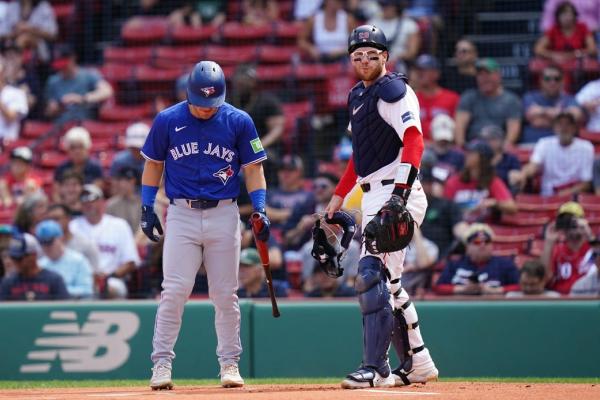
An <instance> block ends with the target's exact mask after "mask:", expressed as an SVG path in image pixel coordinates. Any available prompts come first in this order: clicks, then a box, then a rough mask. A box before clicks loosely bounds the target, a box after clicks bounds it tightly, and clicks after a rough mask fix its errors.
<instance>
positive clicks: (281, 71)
mask: <svg viewBox="0 0 600 400" xmlns="http://www.w3.org/2000/svg"><path fill="white" fill-rule="evenodd" d="M292 74H293V68H292V66H291V65H289V64H282V65H259V66H257V67H256V78H257V80H258V82H259V85H258V88H259V89H260V90H266V91H268V90H273V91H277V90H284V89H285V88H288V87H291V84H292V83H291V77H292Z"/></svg>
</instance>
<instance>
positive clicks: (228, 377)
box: [219, 364, 244, 388]
mask: <svg viewBox="0 0 600 400" xmlns="http://www.w3.org/2000/svg"><path fill="white" fill-rule="evenodd" d="M219 375H221V386H223V387H225V388H232V387H242V386H244V379H242V377H241V376H240V369H239V368H238V366H237V364H226V365H223V366H222V367H221V372H220V374H219Z"/></svg>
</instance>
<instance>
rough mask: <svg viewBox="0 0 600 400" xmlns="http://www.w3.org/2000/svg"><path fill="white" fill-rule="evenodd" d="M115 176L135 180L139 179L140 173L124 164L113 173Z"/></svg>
mask: <svg viewBox="0 0 600 400" xmlns="http://www.w3.org/2000/svg"><path fill="white" fill-rule="evenodd" d="M115 178H117V179H135V180H136V181H137V180H138V179H140V173H139V172H138V170H137V169H135V168H133V167H129V166H125V167H123V168H119V170H118V171H117V172H116V174H115Z"/></svg>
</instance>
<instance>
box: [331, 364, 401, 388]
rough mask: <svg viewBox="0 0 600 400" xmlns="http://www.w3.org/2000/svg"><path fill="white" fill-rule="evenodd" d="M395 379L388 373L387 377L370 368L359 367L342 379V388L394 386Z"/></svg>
mask: <svg viewBox="0 0 600 400" xmlns="http://www.w3.org/2000/svg"><path fill="white" fill-rule="evenodd" d="M394 385H395V380H394V377H393V376H392V374H391V373H390V374H389V375H388V376H387V377H383V376H381V375H379V373H378V372H377V371H375V370H372V369H370V368H360V369H359V370H358V371H356V372H353V373H351V374H349V375H348V376H346V379H344V380H343V381H342V388H344V389H362V388H370V387H394Z"/></svg>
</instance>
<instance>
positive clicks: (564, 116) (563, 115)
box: [553, 110, 577, 125]
mask: <svg viewBox="0 0 600 400" xmlns="http://www.w3.org/2000/svg"><path fill="white" fill-rule="evenodd" d="M561 119H567V120H569V122H570V123H571V124H573V125H576V124H577V119H575V115H573V113H571V112H569V111H564V110H563V111H561V112H559V113H558V115H557V116H556V117H554V121H553V122H554V123H556V122H558V121H559V120H561Z"/></svg>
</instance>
